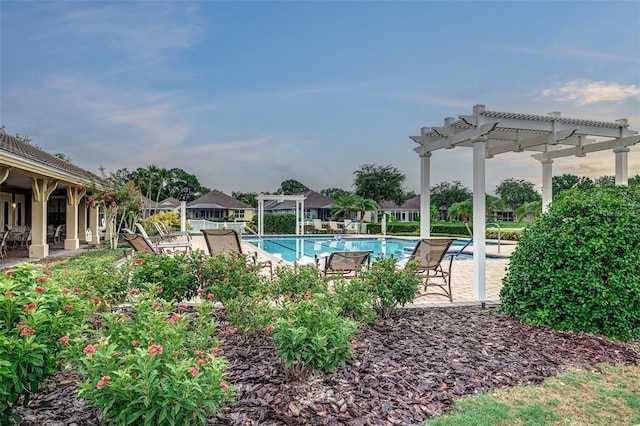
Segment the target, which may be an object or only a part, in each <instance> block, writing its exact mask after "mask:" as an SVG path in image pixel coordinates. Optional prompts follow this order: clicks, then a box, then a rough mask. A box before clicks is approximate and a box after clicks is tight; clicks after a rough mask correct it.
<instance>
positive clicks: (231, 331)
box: [225, 328, 233, 336]
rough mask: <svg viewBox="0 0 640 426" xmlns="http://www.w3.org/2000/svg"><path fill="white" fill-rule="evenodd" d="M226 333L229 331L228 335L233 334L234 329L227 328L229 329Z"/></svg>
mask: <svg viewBox="0 0 640 426" xmlns="http://www.w3.org/2000/svg"><path fill="white" fill-rule="evenodd" d="M225 333H227V335H229V336H230V335H232V334H233V330H232V329H230V328H227V331H225Z"/></svg>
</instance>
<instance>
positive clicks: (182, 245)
mask: <svg viewBox="0 0 640 426" xmlns="http://www.w3.org/2000/svg"><path fill="white" fill-rule="evenodd" d="M135 226H136V228H137V229H138V233H139V234H140V235H142V236H143V237H145V238H146V239H147V241H149V243H150V244H153V245H155V246H156V247H158V248H160V249H174V250H175V249H185V250H186V251H191V249H192V247H191V243H190V242H188V241H187V242H172V241H163V240H161V239H160V240H157V241H153V240H152V239H151V237H149V234H147V231H146V230H145V229H144V226H142V224H141V223H139V222H136V224H135Z"/></svg>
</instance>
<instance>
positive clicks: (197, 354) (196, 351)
mask: <svg viewBox="0 0 640 426" xmlns="http://www.w3.org/2000/svg"><path fill="white" fill-rule="evenodd" d="M193 353H194V354H195V355H196V356H202V354H204V352H202V351H201V350H200V349H196V350H195V351H193Z"/></svg>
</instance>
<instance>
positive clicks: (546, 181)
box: [540, 159, 553, 213]
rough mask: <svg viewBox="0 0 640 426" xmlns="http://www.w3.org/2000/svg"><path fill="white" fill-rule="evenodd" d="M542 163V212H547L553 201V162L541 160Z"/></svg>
mask: <svg viewBox="0 0 640 426" xmlns="http://www.w3.org/2000/svg"><path fill="white" fill-rule="evenodd" d="M540 163H542V212H543V213H544V212H546V211H547V210H549V204H551V202H552V201H553V167H552V165H553V160H548V159H547V160H541V161H540Z"/></svg>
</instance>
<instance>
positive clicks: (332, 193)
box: [320, 188, 351, 200]
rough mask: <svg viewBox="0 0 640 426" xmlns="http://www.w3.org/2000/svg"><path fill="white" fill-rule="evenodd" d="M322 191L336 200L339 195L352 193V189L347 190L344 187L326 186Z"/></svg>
mask: <svg viewBox="0 0 640 426" xmlns="http://www.w3.org/2000/svg"><path fill="white" fill-rule="evenodd" d="M320 193H321V194H322V195H324V196H326V197H329V198H333V199H334V200H335V199H336V198H338V197H342V196H345V195H351V191H347V190H346V189H342V188H325V189H322V190H320Z"/></svg>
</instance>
